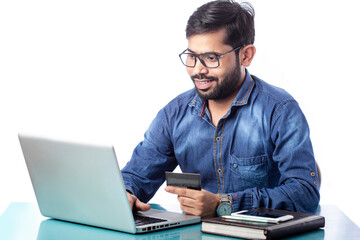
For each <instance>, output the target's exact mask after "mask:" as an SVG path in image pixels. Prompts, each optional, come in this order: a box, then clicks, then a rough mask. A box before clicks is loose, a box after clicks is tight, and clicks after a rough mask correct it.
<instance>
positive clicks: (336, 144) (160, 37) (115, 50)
mask: <svg viewBox="0 0 360 240" xmlns="http://www.w3.org/2000/svg"><path fill="white" fill-rule="evenodd" d="M204 2H205V1H200V0H182V1H166V0H163V1H160V0H153V1H144V0H142V1H117V0H116V1H109V0H101V1H100V0H97V1H95V0H83V1H82V0H61V1H60V0H58V1H54V0H43V1H41V0H32V1H25V0H1V1H0V81H1V82H0V112H1V116H0V194H1V197H0V206H1V207H2V210H3V209H4V208H6V206H7V205H8V204H9V203H10V202H11V201H35V197H34V194H33V190H32V187H31V183H30V179H29V177H28V173H27V170H26V166H25V162H24V159H23V156H22V153H21V150H20V146H19V143H18V139H17V134H18V132H28V133H36V134H40V135H46V136H51V137H61V138H66V139H76V140H86V141H91V142H106V143H112V144H114V145H115V147H116V150H117V151H118V154H119V152H121V154H119V155H120V156H121V159H120V163H119V164H120V167H123V166H124V165H125V163H126V162H127V161H128V160H129V159H130V157H131V154H132V150H133V148H134V147H135V146H136V144H137V143H138V142H139V141H141V140H142V139H143V134H144V132H145V130H146V129H147V127H148V126H149V124H150V122H151V120H152V119H153V118H154V117H155V115H156V113H157V112H158V111H159V110H160V108H162V107H163V106H164V105H165V104H166V103H168V102H169V101H170V100H171V99H172V98H174V97H175V96H177V95H178V94H180V93H182V92H184V91H185V90H187V89H189V88H192V87H193V85H192V83H191V81H190V79H189V77H188V76H187V74H186V71H185V68H184V67H183V66H182V64H181V63H180V60H179V58H178V54H179V53H180V52H181V51H182V50H184V49H185V48H186V47H187V41H186V39H185V25H186V22H187V19H188V17H189V16H190V15H191V13H192V12H193V11H194V10H195V9H196V7H198V6H200V5H201V4H202V3H204ZM251 3H252V4H253V6H254V7H255V12H256V16H255V23H256V39H255V46H256V47H257V54H256V56H255V59H254V61H253V64H252V66H251V67H250V68H249V70H250V72H251V73H252V74H254V75H256V76H258V77H260V78H262V79H263V80H265V81H267V82H269V83H271V84H273V85H277V86H280V87H282V88H284V89H286V90H287V91H288V92H290V93H291V94H292V95H293V96H294V97H295V98H296V99H297V100H298V102H299V103H300V106H301V107H302V109H303V111H304V113H305V115H306V116H307V119H308V122H309V125H310V129H311V137H312V142H313V146H314V151H315V156H316V159H317V161H318V163H319V164H320V166H321V170H322V174H323V182H322V186H321V203H322V204H334V205H337V206H338V207H339V208H340V209H342V210H343V211H344V212H345V213H346V214H347V215H348V216H349V217H350V218H351V219H353V220H354V221H355V222H356V223H357V225H360V209H359V190H358V189H359V187H358V183H359V175H360V172H359V155H358V152H359V148H360V143H359V136H360V128H359V122H360V114H359V113H358V112H359V106H358V104H359V103H360V94H359V84H358V81H359V74H358V70H359V67H360V66H359V61H358V56H359V53H360V48H359V44H360V37H359V30H358V26H357V25H358V23H359V22H360V16H359V13H358V7H357V3H356V1H350V0H344V1H329V0H328V1H311V0H305V1H304V0H302V1H286V0H283V1H280V0H274V1H259V0H258V1H251ZM160 191H163V189H161V190H160ZM164 196H168V195H166V194H164ZM158 199H159V198H158ZM158 199H157V200H158ZM169 199H173V198H171V197H169ZM161 201H166V199H163V198H161V199H160V203H161ZM174 201H175V200H174ZM0 211H1V209H0Z"/></svg>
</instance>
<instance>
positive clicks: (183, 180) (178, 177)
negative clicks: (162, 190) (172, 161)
mask: <svg viewBox="0 0 360 240" xmlns="http://www.w3.org/2000/svg"><path fill="white" fill-rule="evenodd" d="M165 176H166V184H167V185H168V186H174V187H183V188H190V189H195V190H201V178H200V174H198V173H174V172H165Z"/></svg>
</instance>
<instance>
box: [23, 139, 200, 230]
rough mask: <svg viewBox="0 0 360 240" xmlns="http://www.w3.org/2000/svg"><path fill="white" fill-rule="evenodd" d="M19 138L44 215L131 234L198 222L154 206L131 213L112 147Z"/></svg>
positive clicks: (191, 217)
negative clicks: (147, 209)
mask: <svg viewBox="0 0 360 240" xmlns="http://www.w3.org/2000/svg"><path fill="white" fill-rule="evenodd" d="M19 140H20V145H21V148H22V151H23V154H24V158H25V161H26V165H27V168H28V171H29V175H30V178H31V182H32V185H33V188H34V191H35V195H36V199H37V202H38V205H39V209H40V212H41V214H42V215H43V216H45V217H50V218H54V219H58V220H64V221H68V222H74V223H80V224H85V225H90V226H96V227H101V228H106V229H111V230H117V231H122V232H127V233H133V234H136V233H145V232H151V231H156V230H161V229H166V228H172V227H177V226H184V225H189V224H195V223H199V222H200V217H198V216H191V215H185V214H181V213H175V212H169V211H164V210H157V209H151V210H149V211H147V212H140V211H139V212H136V213H133V212H132V211H131V208H130V205H129V202H128V198H127V195H126V189H125V186H124V182H123V178H122V175H121V171H120V169H119V166H118V162H117V158H116V154H115V150H114V147H113V146H107V145H95V144H85V143H76V142H68V141H61V140H55V139H50V138H44V137H37V136H32V135H25V134H19Z"/></svg>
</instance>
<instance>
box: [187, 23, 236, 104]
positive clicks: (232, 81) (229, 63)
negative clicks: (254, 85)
mask: <svg viewBox="0 0 360 240" xmlns="http://www.w3.org/2000/svg"><path fill="white" fill-rule="evenodd" d="M225 35H226V31H225V29H223V30H220V31H218V32H214V33H206V34H199V35H194V36H191V37H190V38H189V43H188V50H189V51H191V52H193V53H195V54H203V53H216V54H217V55H221V54H224V53H226V52H229V51H231V50H232V49H233V48H232V47H231V46H229V45H225V44H223V39H224V37H225ZM237 58H238V56H237V54H236V53H235V52H232V53H229V54H227V55H225V56H224V57H222V58H220V66H219V67H217V68H206V67H205V66H204V65H203V64H202V63H201V62H200V61H199V60H198V59H197V62H196V65H195V67H194V68H190V67H187V68H186V70H187V72H188V74H189V75H190V77H191V79H192V80H193V82H194V85H195V88H196V90H197V93H198V95H199V97H201V98H203V99H204V100H223V99H227V98H229V97H235V95H236V93H237V92H238V91H239V89H240V87H241V71H240V63H239V61H238V60H237Z"/></svg>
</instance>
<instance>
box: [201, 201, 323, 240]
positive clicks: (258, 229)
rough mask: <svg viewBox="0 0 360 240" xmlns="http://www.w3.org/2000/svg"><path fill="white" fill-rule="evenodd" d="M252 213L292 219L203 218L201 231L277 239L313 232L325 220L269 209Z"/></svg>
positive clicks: (320, 226)
mask: <svg viewBox="0 0 360 240" xmlns="http://www.w3.org/2000/svg"><path fill="white" fill-rule="evenodd" d="M254 211H257V212H260V213H271V214H283V215H292V216H294V218H293V219H292V220H289V221H285V222H280V223H267V222H254V221H244V220H233V219H226V218H223V217H214V218H204V219H202V225H201V231H202V232H204V233H210V234H216V235H222V236H227V237H237V238H244V239H279V238H284V237H290V236H294V235H298V234H301V233H306V232H310V231H314V230H317V229H319V228H323V227H324V226H325V218H324V217H323V216H319V215H313V214H307V213H299V212H290V211H285V210H277V209H269V208H257V209H255V210H254Z"/></svg>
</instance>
